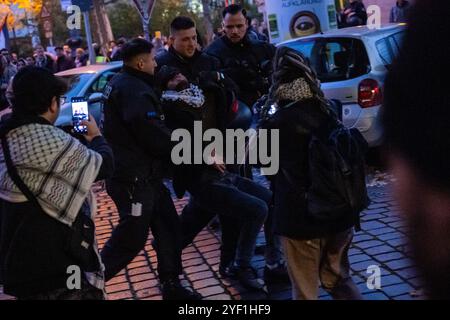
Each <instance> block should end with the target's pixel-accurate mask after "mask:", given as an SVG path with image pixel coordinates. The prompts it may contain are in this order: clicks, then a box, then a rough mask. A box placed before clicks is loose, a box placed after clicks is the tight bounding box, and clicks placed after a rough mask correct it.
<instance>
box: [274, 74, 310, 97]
mask: <svg viewBox="0 0 450 320" xmlns="http://www.w3.org/2000/svg"><path fill="white" fill-rule="evenodd" d="M313 97H314V94H313V92H312V91H311V88H310V86H309V84H308V82H306V80H305V79H304V78H297V79H295V80H294V81H292V82H288V83H283V84H281V85H280V86H279V87H278V88H277V90H276V91H275V98H276V100H289V101H302V100H306V99H311V98H313Z"/></svg>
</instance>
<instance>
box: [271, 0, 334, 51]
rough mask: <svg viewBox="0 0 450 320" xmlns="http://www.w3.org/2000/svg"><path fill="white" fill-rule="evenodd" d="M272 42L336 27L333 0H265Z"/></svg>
mask: <svg viewBox="0 0 450 320" xmlns="http://www.w3.org/2000/svg"><path fill="white" fill-rule="evenodd" d="M265 5H266V14H267V21H268V24H269V26H268V27H269V34H270V40H271V42H272V43H278V42H281V41H284V40H289V39H293V38H299V37H304V36H308V35H311V34H314V33H318V32H321V31H326V30H330V29H336V28H337V19H336V7H335V4H334V0H266V1H265Z"/></svg>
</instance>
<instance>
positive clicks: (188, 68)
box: [156, 46, 220, 84]
mask: <svg viewBox="0 0 450 320" xmlns="http://www.w3.org/2000/svg"><path fill="white" fill-rule="evenodd" d="M156 62H157V64H158V67H157V71H159V69H160V68H161V67H162V66H164V65H167V66H170V67H175V68H177V69H179V70H180V72H181V73H182V74H183V75H184V76H185V77H186V78H187V79H188V80H189V82H193V83H196V84H198V83H199V77H200V73H201V72H208V71H217V70H219V67H220V63H219V61H218V60H217V59H215V58H213V57H210V56H208V55H206V54H204V53H203V52H200V51H196V52H195V54H194V56H193V57H192V58H183V57H182V56H180V55H179V54H178V53H177V52H176V51H175V49H174V48H173V47H172V46H171V47H169V50H168V51H164V52H163V53H162V54H159V55H158V56H157V57H156Z"/></svg>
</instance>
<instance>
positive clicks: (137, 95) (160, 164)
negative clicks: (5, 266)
mask: <svg viewBox="0 0 450 320" xmlns="http://www.w3.org/2000/svg"><path fill="white" fill-rule="evenodd" d="M122 56H123V61H124V67H123V69H122V71H121V72H120V73H119V74H118V75H116V76H114V78H113V79H112V80H111V81H110V83H109V84H108V85H107V87H106V88H105V93H104V95H105V105H104V115H105V121H104V134H105V137H106V139H107V140H108V142H109V143H110V145H111V147H112V149H113V152H114V155H115V166H116V168H115V172H114V175H113V178H112V179H110V180H107V183H106V187H107V192H108V194H109V195H110V196H111V198H112V199H113V200H114V202H115V204H116V206H117V208H118V211H119V215H120V222H119V225H118V226H117V227H116V229H115V230H114V232H113V234H112V237H111V239H109V241H108V242H107V243H106V244H105V247H104V249H103V251H102V254H101V255H102V260H103V262H104V264H105V267H106V271H105V278H106V280H109V279H111V278H112V277H114V275H116V274H117V273H118V272H119V271H120V270H122V269H123V268H125V267H126V266H127V264H128V263H129V262H131V261H132V260H133V258H134V257H135V256H136V255H137V254H138V253H139V251H141V250H142V249H143V248H144V245H145V243H146V241H147V238H148V232H149V229H151V230H152V233H153V235H154V237H155V240H156V246H155V250H156V253H157V258H158V275H159V278H160V281H161V287H162V293H163V299H167V300H170V299H188V300H194V299H198V298H199V295H198V294H197V293H195V292H192V291H190V290H188V289H186V288H183V287H182V286H181V284H180V281H179V277H178V276H179V274H181V271H182V264H181V245H180V242H181V240H180V234H181V232H180V221H179V218H178V216H177V212H176V210H175V207H174V204H173V201H172V198H171V196H170V192H169V190H168V189H167V188H166V187H165V186H164V184H163V180H162V179H163V177H164V173H165V170H164V164H165V163H167V162H168V161H170V158H169V157H170V152H171V149H172V143H171V140H170V135H171V133H170V130H169V129H168V128H167V127H166V126H165V124H164V116H163V114H162V111H161V109H160V103H159V97H158V96H157V94H156V93H155V91H154V77H153V74H154V69H155V67H156V62H155V59H154V50H153V46H152V44H151V43H149V42H147V41H145V40H143V39H134V40H132V41H131V42H129V43H127V44H126V45H125V46H124V47H123V49H122Z"/></svg>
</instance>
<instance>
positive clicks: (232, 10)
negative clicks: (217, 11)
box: [222, 4, 247, 18]
mask: <svg viewBox="0 0 450 320" xmlns="http://www.w3.org/2000/svg"><path fill="white" fill-rule="evenodd" d="M239 12H240V13H242V15H243V16H244V17H245V18H247V10H245V9H244V8H242V6H241V5H239V4H231V5H229V6H228V7H225V9H223V11H222V17H223V18H225V16H226V15H227V14H231V15H233V16H234V15H235V14H238V13H239Z"/></svg>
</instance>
